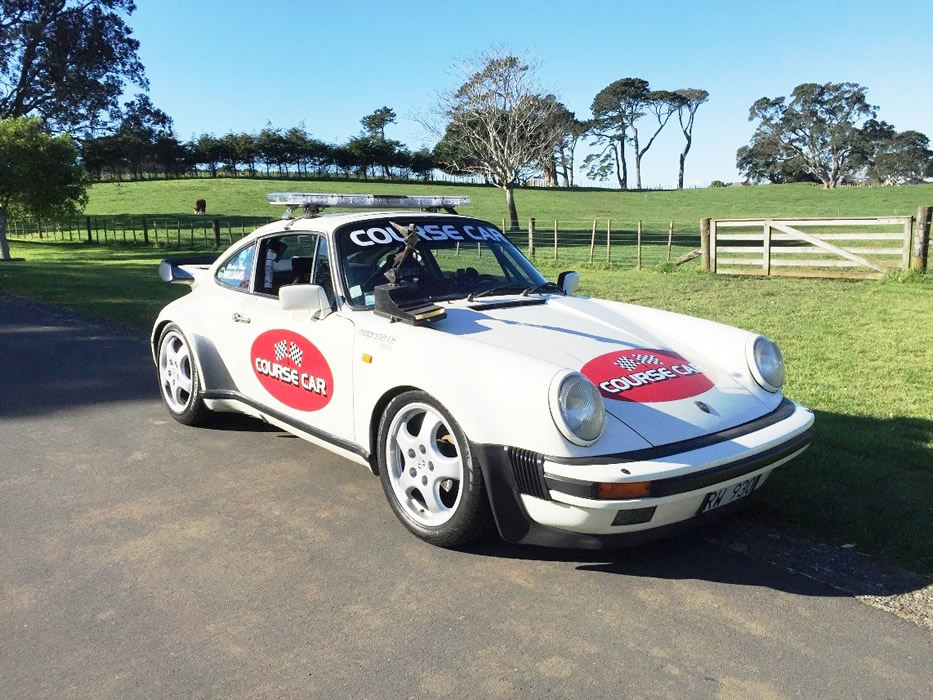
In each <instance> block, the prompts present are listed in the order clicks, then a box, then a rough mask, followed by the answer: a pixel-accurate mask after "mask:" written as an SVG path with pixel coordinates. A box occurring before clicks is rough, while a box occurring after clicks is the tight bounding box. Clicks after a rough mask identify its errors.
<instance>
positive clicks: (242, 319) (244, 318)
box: [233, 313, 250, 323]
mask: <svg viewBox="0 0 933 700" xmlns="http://www.w3.org/2000/svg"><path fill="white" fill-rule="evenodd" d="M233 320H234V322H235V323H249V322H250V319H249V317H248V316H240V314H238V313H234V314H233Z"/></svg>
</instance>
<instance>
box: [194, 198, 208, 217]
mask: <svg viewBox="0 0 933 700" xmlns="http://www.w3.org/2000/svg"><path fill="white" fill-rule="evenodd" d="M205 212H207V202H205V201H204V200H203V199H199V200H198V201H197V202H195V203H194V213H195V214H204V213H205Z"/></svg>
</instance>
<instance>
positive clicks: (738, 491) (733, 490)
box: [700, 474, 761, 513]
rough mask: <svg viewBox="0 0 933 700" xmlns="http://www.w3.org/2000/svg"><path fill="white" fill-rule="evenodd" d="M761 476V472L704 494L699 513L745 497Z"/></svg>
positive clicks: (752, 489) (707, 511)
mask: <svg viewBox="0 0 933 700" xmlns="http://www.w3.org/2000/svg"><path fill="white" fill-rule="evenodd" d="M760 478H761V474H759V475H758V476H753V477H752V478H751V479H746V480H745V481H742V482H740V483H738V484H733V485H732V486H726V487H725V488H721V489H719V490H718V491H711V492H710V493H708V494H706V498H704V499H703V505H702V506H700V512H701V513H709V512H710V511H711V510H715V509H716V508H720V507H722V506H725V505H728V504H729V503H734V502H735V501H738V500H740V499H742V498H745V497H747V496H748V495H750V494H751V492H752V491H754V490H755V487H756V486H758V480H759V479H760Z"/></svg>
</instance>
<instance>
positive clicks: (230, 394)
mask: <svg viewBox="0 0 933 700" xmlns="http://www.w3.org/2000/svg"><path fill="white" fill-rule="evenodd" d="M201 398H203V399H208V400H217V401H237V402H239V403H242V404H245V405H247V406H249V407H250V408H252V409H253V410H255V411H258V412H259V413H261V414H263V415H264V416H266V417H268V418H269V419H270V420H274V421H275V422H276V423H280V424H282V425H283V426H285V427H287V428H291V429H293V430H296V431H298V432H301V433H304V434H305V435H308V436H309V437H312V438H314V439H315V440H316V441H319V442H321V443H324V446H325V447H332V448H336V449H338V450H341V451H343V452H347V453H349V454H351V455H354V456H355V457H357V458H358V460H363V464H366V465H369V450H366V449H364V448H362V447H360V446H359V445H357V444H356V443H355V442H350V441H349V440H344V439H343V438H339V437H337V436H336V435H332V434H331V433H328V432H326V431H324V430H319V429H318V428H314V427H312V426H310V425H308V424H307V423H304V422H302V421H300V420H296V419H294V418H292V417H291V416H288V415H286V414H284V413H282V412H281V411H277V410H275V409H274V408H269V407H268V406H265V405H263V404H261V403H259V402H258V401H254V400H253V399H251V398H249V397H248V396H244V395H243V394H241V393H240V392H238V391H225V390H216V389H215V390H213V391H205V392H204V393H203V394H201Z"/></svg>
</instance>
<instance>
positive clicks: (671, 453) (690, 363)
mask: <svg viewBox="0 0 933 700" xmlns="http://www.w3.org/2000/svg"><path fill="white" fill-rule="evenodd" d="M269 199H270V202H272V203H278V204H285V205H286V206H288V212H287V214H286V217H287V218H283V220H281V221H278V222H275V223H271V224H268V225H266V226H263V227H261V228H259V229H258V230H256V231H254V232H253V233H252V234H250V235H248V236H246V237H245V238H243V239H242V240H240V241H238V242H237V243H234V244H233V245H232V246H231V247H230V248H229V249H228V250H227V251H226V252H224V253H223V254H222V255H220V256H219V257H218V258H217V259H216V260H215V261H213V262H212V263H210V264H208V263H207V262H205V261H204V260H197V259H187V260H181V259H176V260H166V261H163V263H162V265H161V266H160V274H161V275H162V277H163V279H165V280H166V281H172V282H183V283H188V284H190V285H191V287H192V289H191V293H189V294H186V295H185V296H183V297H182V298H180V299H178V300H176V301H174V302H172V303H170V304H169V305H168V306H166V307H165V308H164V309H163V310H162V312H161V313H160V314H159V317H158V319H157V320H156V322H155V327H154V328H153V331H152V351H153V357H154V359H155V362H156V365H157V367H158V375H159V383H160V386H161V393H162V399H163V400H164V402H165V405H166V407H167V408H168V410H169V412H170V413H171V415H172V416H173V417H174V418H175V419H177V420H178V421H180V422H182V423H186V424H193V423H196V422H198V421H201V420H203V419H204V418H205V416H206V415H207V414H208V413H209V412H210V411H238V412H241V413H246V414H249V415H252V416H256V417H258V418H261V419H262V420H264V421H267V422H269V423H271V424H274V425H276V426H278V427H280V428H282V429H284V430H287V431H289V432H291V433H294V434H296V435H298V436H300V437H303V438H305V439H307V440H309V441H311V442H313V443H316V444H318V445H322V446H324V447H327V448H329V449H331V450H333V451H335V452H337V453H339V454H341V455H344V456H346V457H347V458H349V459H351V460H353V461H355V462H358V463H360V464H363V465H366V466H367V467H369V468H370V469H371V470H372V472H373V473H374V474H377V475H379V477H380V479H381V481H382V487H383V489H384V491H385V494H386V497H387V499H388V501H389V504H390V505H391V507H392V510H393V511H394V512H395V514H396V515H397V516H398V519H399V520H400V521H401V522H402V524H404V525H405V527H407V528H408V529H409V530H410V531H411V532H413V533H414V534H415V535H417V536H418V537H420V538H422V539H424V540H426V541H428V542H431V543H433V544H436V545H440V546H444V547H453V546H458V545H462V544H464V543H466V542H469V541H471V540H473V539H476V538H477V537H479V536H480V535H482V534H484V533H485V532H487V531H489V530H491V529H492V527H493V526H495V527H496V528H498V531H499V533H500V534H501V536H502V537H503V538H504V539H505V540H507V541H510V542H523V543H532V544H538V545H551V546H570V547H584V548H599V547H606V546H618V545H622V544H628V543H635V542H639V541H644V540H647V539H651V538H654V537H658V536H660V535H663V534H667V533H670V532H672V531H675V530H678V529H681V528H683V527H688V526H691V525H693V524H696V523H697V522H698V521H702V520H704V519H706V518H708V517H711V516H715V515H718V514H721V513H725V512H729V511H731V510H733V509H734V508H736V507H738V506H740V505H742V504H743V503H744V502H745V501H746V500H747V499H748V497H749V496H750V495H751V494H752V493H753V492H755V491H756V490H758V489H760V488H761V487H762V485H763V484H764V482H765V481H766V480H767V478H768V476H769V475H770V474H771V472H772V471H773V470H774V469H775V468H777V467H779V466H780V465H782V464H785V463H786V462H787V461H788V460H790V459H793V458H794V457H795V456H797V455H798V454H800V453H801V452H802V451H803V450H804V449H806V447H807V446H808V444H809V442H810V439H811V436H812V431H813V414H812V413H811V412H810V411H809V410H808V409H806V408H803V407H801V406H799V405H797V404H795V403H793V402H792V401H790V400H788V399H785V398H784V397H783V396H782V394H781V387H782V385H783V383H784V363H783V359H782V357H781V353H780V351H779V350H778V348H777V347H776V346H775V345H774V343H772V342H771V341H770V340H768V339H767V338H764V337H762V336H760V335H755V334H753V333H748V332H746V331H742V330H739V329H737V328H731V327H729V326H724V325H721V324H718V323H713V322H710V321H704V320H701V319H697V318H691V317H688V316H683V315H679V314H675V313H670V312H666V311H658V310H656V309H650V308H645V307H640V306H633V305H630V304H623V303H617V302H612V301H604V300H601V299H591V298H586V297H580V296H574V291H575V289H576V287H577V280H578V277H577V275H576V273H564V274H562V275H561V277H560V279H559V281H558V283H557V284H552V283H550V282H547V281H546V280H545V279H544V277H543V276H542V275H541V273H539V272H538V271H537V270H536V269H535V268H534V267H533V266H532V264H531V263H530V262H529V261H528V260H527V259H526V258H525V257H524V256H523V255H522V254H521V253H520V252H519V251H518V250H517V249H516V248H515V246H513V245H512V243H510V242H509V240H508V238H507V237H506V236H505V235H503V234H502V232H500V231H499V230H498V228H497V227H496V226H494V225H493V224H490V223H488V222H485V221H480V220H477V219H474V218H470V217H466V216H458V215H456V214H454V213H452V212H453V207H454V206H459V205H460V204H464V203H466V202H468V198H463V197H460V198H458V197H425V196H419V197H395V196H391V197H389V196H373V195H321V194H293V193H279V194H273V195H270V196H269ZM325 206H337V207H344V208H346V207H372V208H375V209H376V211H372V212H365V213H360V212H356V213H341V214H327V215H319V213H320V210H321V209H322V208H323V207H325ZM297 207H303V208H304V216H298V217H296V218H290V216H291V214H292V212H293V210H294V209H296V208H297ZM417 209H422V210H423V211H416V210H417ZM440 210H446V211H447V212H449V213H439V211H440Z"/></svg>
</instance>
